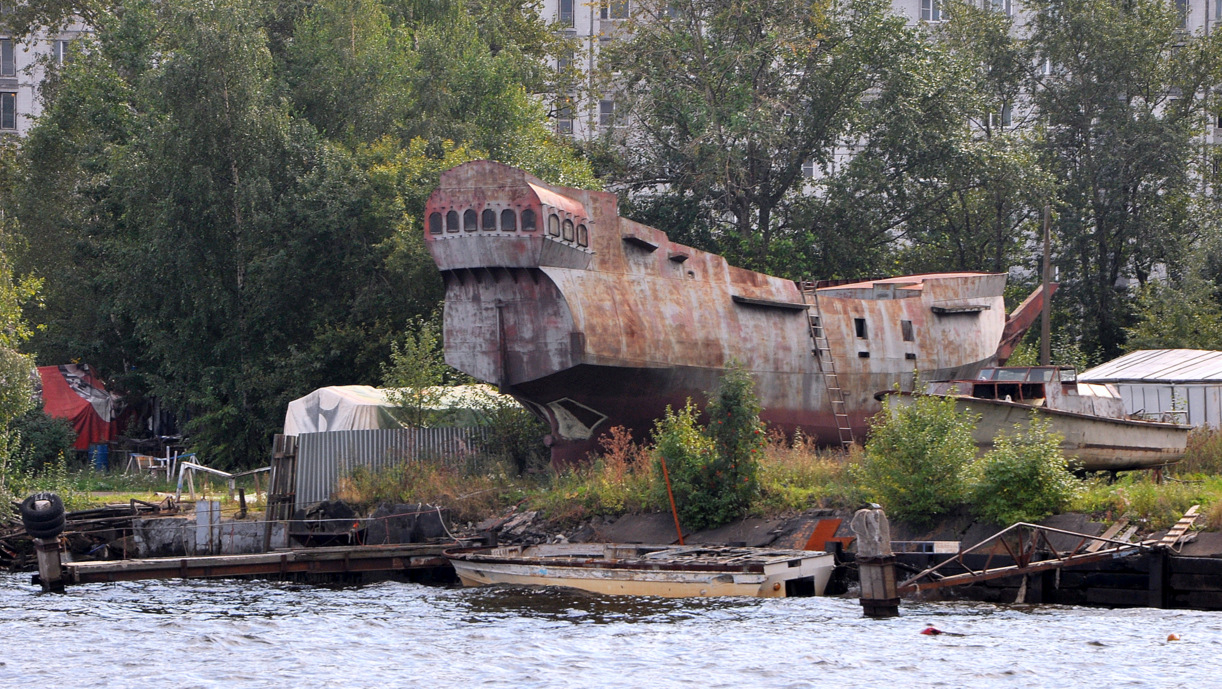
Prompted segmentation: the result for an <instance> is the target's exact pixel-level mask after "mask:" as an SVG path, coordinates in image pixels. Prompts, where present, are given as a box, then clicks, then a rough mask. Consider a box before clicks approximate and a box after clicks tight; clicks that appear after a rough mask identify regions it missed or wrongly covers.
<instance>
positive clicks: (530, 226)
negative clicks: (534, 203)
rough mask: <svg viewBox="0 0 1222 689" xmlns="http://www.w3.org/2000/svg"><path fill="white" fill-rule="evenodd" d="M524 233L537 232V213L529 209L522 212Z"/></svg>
mask: <svg viewBox="0 0 1222 689" xmlns="http://www.w3.org/2000/svg"><path fill="white" fill-rule="evenodd" d="M522 231H523V232H534V231H535V212H534V211H533V210H531V209H529V208H527V209H526V210H524V211H522Z"/></svg>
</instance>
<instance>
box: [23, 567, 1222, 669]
mask: <svg viewBox="0 0 1222 689" xmlns="http://www.w3.org/2000/svg"><path fill="white" fill-rule="evenodd" d="M901 615H902V616H901V617H899V618H897V619H891V620H865V619H862V617H861V609H860V607H859V606H858V604H857V602H856V601H855V600H850V599H839V598H791V599H771V600H755V599H704V600H679V601H676V600H664V599H651V598H614V597H601V596H590V595H584V594H581V593H575V592H570V591H566V590H560V589H538V590H535V589H512V588H488V589H458V588H439V587H429V586H423V585H419V584H406V583H393V582H387V583H380V584H372V585H368V586H360V587H349V588H329V587H317V586H306V585H299V584H288V583H277V582H260V581H253V582H252V581H227V580H196V581H182V580H173V581H149V582H130V583H117V584H96V585H87V586H77V587H70V588H69V590H68V593H67V594H64V595H54V594H43V593H41V592H40V591H39V589H38V587H35V586H31V585H30V583H29V575H0V639H3V641H2V642H0V687H15V686H41V687H89V688H95V687H137V686H138V687H226V688H232V687H264V686H268V687H271V686H275V687H418V686H429V687H575V686H582V687H672V686H674V687H678V686H695V687H736V688H742V687H826V686H839V687H884V686H887V685H894V687H895V688H896V689H899V688H900V687H903V688H904V689H907V688H908V687H1024V688H1030V687H1207V686H1217V684H1218V682H1219V679H1218V678H1219V674H1220V673H1219V670H1218V669H1217V668H1215V667H1214V665H1215V664H1216V663H1217V659H1218V657H1219V651H1222V613H1210V612H1195V611H1158V610H1147V609H1141V610H1102V609H1091V608H1069V607H1056V606H1039V607H1025V606H1019V607H1006V606H993V605H981V604H975V603H970V604H969V603H918V604H905V605H903V606H902V607H901ZM930 624H932V625H934V626H936V627H938V628H939V629H942V630H944V631H946V632H953V633H955V634H960V635H961V636H952V635H950V634H946V635H942V636H925V635H922V634H921V633H920V632H921V630H922V629H923V628H925V627H926V626H927V625H930ZM1169 634H1176V635H1178V636H1179V637H1180V640H1179V641H1168V640H1167V636H1168V635H1169Z"/></svg>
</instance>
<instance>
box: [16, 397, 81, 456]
mask: <svg viewBox="0 0 1222 689" xmlns="http://www.w3.org/2000/svg"><path fill="white" fill-rule="evenodd" d="M12 428H13V430H15V431H17V433H19V434H20V437H21V445H20V450H19V452H20V453H21V455H22V459H23V462H24V464H25V466H26V467H27V468H29V469H33V470H34V471H40V470H42V468H43V467H44V466H48V465H51V464H54V462H55V461H56V460H57V459H58V458H59V456H60V455H64V456H68V455H69V454H70V453H71V452H72V445H73V444H74V443H76V430H75V429H73V428H72V422H71V421H68V420H67V419H61V418H56V417H53V416H48V415H47V413H46V412H44V411H43V410H41V409H32V410H30V411H28V412H26V413H25V414H23V415H21V416H19V417H17V418H16V419H14V420H13V424H12Z"/></svg>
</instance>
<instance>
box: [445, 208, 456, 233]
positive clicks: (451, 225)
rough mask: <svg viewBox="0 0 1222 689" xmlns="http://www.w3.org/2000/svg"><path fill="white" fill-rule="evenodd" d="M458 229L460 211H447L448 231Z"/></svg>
mask: <svg viewBox="0 0 1222 689" xmlns="http://www.w3.org/2000/svg"><path fill="white" fill-rule="evenodd" d="M457 231H458V211H450V212H449V213H446V232H457Z"/></svg>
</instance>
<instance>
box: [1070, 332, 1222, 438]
mask: <svg viewBox="0 0 1222 689" xmlns="http://www.w3.org/2000/svg"><path fill="white" fill-rule="evenodd" d="M1078 380H1080V381H1083V382H1088V383H1111V384H1112V385H1115V386H1116V387H1117V389H1119V391H1120V396H1121V398H1123V399H1124V409H1125V412H1126V413H1129V414H1142V415H1144V416H1146V417H1148V418H1154V419H1158V418H1159V417H1168V418H1167V419H1166V420H1172V418H1174V420H1176V421H1179V422H1180V423H1184V422H1185V419H1186V420H1187V423H1189V424H1191V425H1193V426H1213V427H1214V428H1222V352H1214V351H1205V350H1200V349H1143V350H1139V351H1136V352H1130V353H1129V354H1125V355H1124V356H1122V357H1120V358H1119V359H1114V360H1112V361H1109V362H1107V363H1106V364H1102V365H1099V366H1096V367H1094V368H1092V369H1090V370H1089V371H1085V372H1083V373H1080V374H1078Z"/></svg>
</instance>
